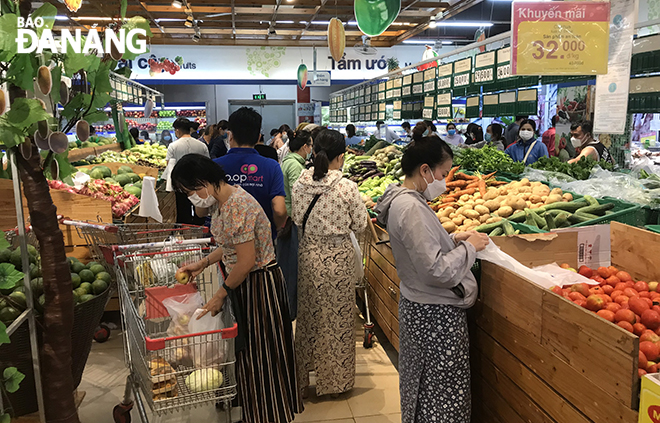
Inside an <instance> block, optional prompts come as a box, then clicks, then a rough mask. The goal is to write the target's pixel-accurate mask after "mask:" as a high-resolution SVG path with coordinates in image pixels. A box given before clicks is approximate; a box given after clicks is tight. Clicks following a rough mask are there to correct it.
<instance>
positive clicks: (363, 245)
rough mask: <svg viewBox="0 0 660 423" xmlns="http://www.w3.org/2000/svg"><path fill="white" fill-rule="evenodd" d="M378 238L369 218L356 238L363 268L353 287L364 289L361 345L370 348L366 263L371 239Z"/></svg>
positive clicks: (370, 325) (370, 322)
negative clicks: (362, 274) (362, 337)
mask: <svg viewBox="0 0 660 423" xmlns="http://www.w3.org/2000/svg"><path fill="white" fill-rule="evenodd" d="M372 239H378V236H377V235H376V230H375V229H374V225H373V223H372V222H371V219H368V223H367V229H366V230H365V231H363V232H362V233H361V234H360V237H359V238H358V243H359V244H360V250H361V251H362V266H363V268H364V276H363V277H362V279H361V280H359V281H358V283H357V284H356V286H355V288H356V289H363V290H364V320H365V322H364V340H363V341H362V346H363V347H364V348H372V347H373V346H374V340H373V338H374V324H373V322H372V321H371V313H370V312H369V293H368V292H367V291H368V289H367V286H368V285H369V280H368V272H369V271H368V269H367V265H368V263H369V257H370V255H371V240H372Z"/></svg>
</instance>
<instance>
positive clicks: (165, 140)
mask: <svg viewBox="0 0 660 423" xmlns="http://www.w3.org/2000/svg"><path fill="white" fill-rule="evenodd" d="M170 144H172V134H171V133H170V131H168V130H167V129H166V130H164V131H163V132H162V133H161V134H160V145H164V146H165V147H168V146H169V145H170Z"/></svg>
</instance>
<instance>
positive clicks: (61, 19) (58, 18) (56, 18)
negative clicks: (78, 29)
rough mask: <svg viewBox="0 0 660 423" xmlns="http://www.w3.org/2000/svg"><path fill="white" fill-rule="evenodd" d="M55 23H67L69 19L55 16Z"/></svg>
mask: <svg viewBox="0 0 660 423" xmlns="http://www.w3.org/2000/svg"><path fill="white" fill-rule="evenodd" d="M55 20H56V21H68V20H69V17H68V16H59V15H58V16H55Z"/></svg>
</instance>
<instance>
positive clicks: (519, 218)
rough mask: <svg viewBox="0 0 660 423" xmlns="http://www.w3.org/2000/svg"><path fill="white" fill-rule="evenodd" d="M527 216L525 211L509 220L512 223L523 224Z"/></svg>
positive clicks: (513, 215) (517, 213)
mask: <svg viewBox="0 0 660 423" xmlns="http://www.w3.org/2000/svg"><path fill="white" fill-rule="evenodd" d="M525 217H526V214H525V212H524V211H519V212H516V213H514V214H512V215H511V216H510V217H509V220H510V221H511V222H516V223H523V222H524V221H525Z"/></svg>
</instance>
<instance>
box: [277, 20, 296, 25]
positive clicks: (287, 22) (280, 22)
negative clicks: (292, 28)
mask: <svg viewBox="0 0 660 423" xmlns="http://www.w3.org/2000/svg"><path fill="white" fill-rule="evenodd" d="M275 23H277V24H285V25H286V24H289V25H290V24H293V23H295V22H294V21H276V22H275Z"/></svg>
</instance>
